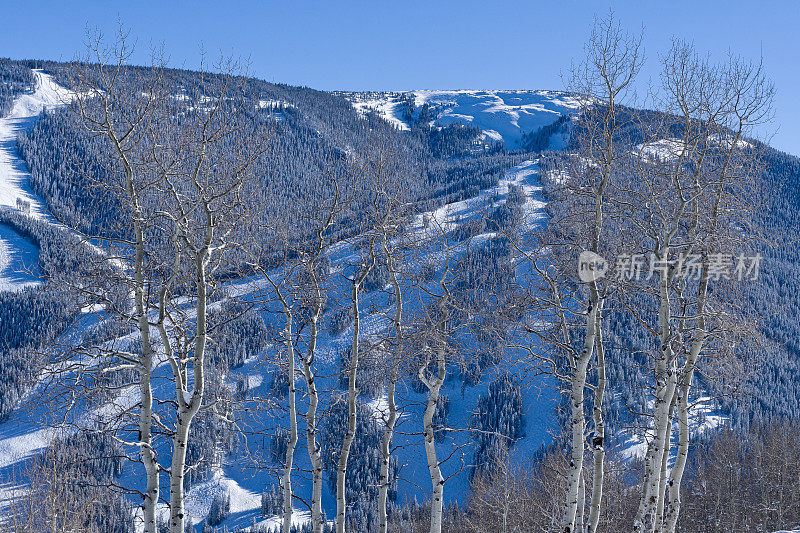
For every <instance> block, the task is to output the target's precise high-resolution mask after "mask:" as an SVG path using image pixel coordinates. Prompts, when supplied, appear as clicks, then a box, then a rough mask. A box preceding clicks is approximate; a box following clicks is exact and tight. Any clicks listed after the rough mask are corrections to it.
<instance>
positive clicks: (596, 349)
mask: <svg viewBox="0 0 800 533" xmlns="http://www.w3.org/2000/svg"><path fill="white" fill-rule="evenodd" d="M640 42H641V38H637V37H634V36H632V35H628V34H625V33H624V32H622V30H621V29H620V28H619V26H618V25H617V24H616V23H615V21H614V19H613V16H612V15H609V16H608V17H607V18H606V19H603V20H596V21H595V25H594V27H593V30H592V35H591V37H590V39H589V41H588V43H587V44H586V46H585V55H586V57H585V60H584V62H583V63H582V64H581V65H580V66H578V67H575V68H573V72H572V77H571V82H570V85H571V87H572V90H573V91H574V92H575V93H576V95H577V96H578V97H579V98H580V101H581V109H580V112H579V114H578V117H577V122H576V123H575V124H574V125H573V131H574V134H573V135H574V137H575V139H574V141H575V144H576V146H577V159H575V160H574V164H572V165H571V167H570V169H568V170H567V171H566V175H567V176H570V174H572V175H571V177H567V178H566V180H567V182H566V183H564V184H562V186H563V189H564V191H562V192H564V193H565V194H566V195H572V196H573V197H574V199H576V201H577V203H578V204H580V205H576V206H573V207H571V208H570V209H569V211H570V213H568V214H567V216H565V217H564V218H562V219H561V221H562V222H566V223H568V224H569V225H570V226H572V227H569V228H562V229H558V230H557V231H558V232H559V233H560V234H561V235H560V237H561V238H563V237H564V236H566V237H567V239H568V240H569V241H571V242H569V246H568V247H567V248H572V249H573V250H575V252H576V253H574V254H570V255H571V256H572V261H575V256H577V255H578V253H577V252H580V251H588V252H591V253H592V254H597V255H600V254H602V253H603V252H604V251H605V250H607V249H608V247H607V246H606V244H605V243H604V239H606V237H604V228H605V226H606V224H607V222H606V217H607V214H606V211H607V210H608V209H609V208H608V207H607V204H608V202H609V197H610V196H612V195H613V194H615V189H614V175H615V172H616V166H617V164H618V161H619V160H620V159H621V158H622V154H621V153H620V151H619V150H618V149H617V144H619V141H618V139H617V135H618V132H619V131H620V129H621V128H622V127H623V125H624V119H623V118H622V117H620V116H619V111H618V108H619V106H621V105H624V104H628V103H630V101H631V95H632V83H633V81H634V79H635V77H636V75H637V73H638V71H639V69H640V66H641V62H642V56H641V50H640ZM567 189H569V192H566V190H567ZM568 201H570V200H568ZM576 236H579V237H578V239H577V240H576V239H575V237H576ZM571 278H572V279H574V275H573V276H571ZM584 285H585V290H586V301H585V303H584V304H583V306H584V307H585V313H584V322H585V324H584V327H583V331H584V334H583V341H582V348H581V351H580V353H576V354H574V356H572V357H570V366H571V370H570V379H569V390H570V392H569V396H570V417H569V420H570V432H571V437H570V449H571V455H570V462H569V471H568V474H567V492H566V494H565V500H564V515H563V520H562V524H561V526H562V527H561V530H562V531H564V532H573V531H578V530H579V529H585V530H586V531H588V532H591V533H594V532H595V531H596V530H597V525H598V521H599V517H600V505H601V502H602V489H603V463H604V457H605V447H604V446H605V422H604V418H603V412H602V405H603V397H604V394H605V387H606V383H605V361H604V357H605V355H604V348H603V338H602V329H601V323H602V320H603V311H604V306H605V298H606V294H607V291H608V288H607V286H606V284H605V283H604V282H603V280H601V279H599V278H598V279H591V280H588V281H586V282H585V283H584ZM551 288H552V289H555V290H557V291H561V290H562V289H561V288H560V286H559V285H551ZM557 299H558V300H560V298H557ZM561 305H564V304H562V303H559V304H558V306H559V307H560V306H561ZM560 313H561V311H559V314H560ZM566 313H568V314H571V313H572V311H566ZM560 316H561V318H562V320H561V321H560V323H561V330H562V337H563V340H564V347H566V346H568V345H571V344H572V341H571V339H572V335H573V333H572V330H573V327H572V326H571V325H570V324H571V320H566V315H563V314H562V315H560ZM592 361H595V368H596V371H597V383H596V385H595V386H594V398H593V409H592V420H593V426H594V427H593V431H592V432H591V434H590V446H591V448H590V449H591V452H592V458H593V459H592V461H593V464H592V474H591V483H588V482H586V481H585V480H582V477H583V472H584V468H583V461H584V453H585V450H584V447H585V446H584V443H585V440H586V415H585V413H584V390H585V389H586V387H587V379H588V373H589V369H590V365H591V363H592ZM582 483H585V484H587V485H590V488H591V501H590V503H589V506H588V513H587V515H586V516H585V525H584V523H581V522H582V519H581V517H579V514H578V512H579V509H583V501H582V500H583V498H584V496H583V495H582V492H581V491H580V488H581V486H582ZM581 514H583V513H581Z"/></svg>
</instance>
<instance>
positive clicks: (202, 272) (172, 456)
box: [55, 35, 269, 533]
mask: <svg viewBox="0 0 800 533" xmlns="http://www.w3.org/2000/svg"><path fill="white" fill-rule="evenodd" d="M103 46H104V43H103V42H102V40H100V39H97V40H95V41H93V42H92V44H91V46H90V48H89V52H90V54H89V57H87V58H86V59H85V60H81V61H76V62H75V63H74V64H73V68H72V73H73V77H72V79H71V80H70V81H71V88H72V90H73V91H74V93H75V98H74V101H73V102H72V103H71V104H70V109H71V110H72V112H73V113H74V117H75V119H76V121H77V122H78V124H79V125H80V126H81V128H82V130H83V131H84V132H85V134H86V135H89V136H94V137H101V138H102V139H103V141H104V142H105V144H106V146H108V147H109V150H108V162H107V163H108V168H109V175H110V176H112V179H111V181H110V182H109V181H104V182H102V183H97V186H98V187H100V188H102V190H103V191H104V194H108V195H111V196H113V199H114V201H115V203H117V205H119V206H121V207H120V212H121V213H122V214H123V215H122V217H121V219H120V220H119V221H118V225H117V226H116V227H115V228H109V231H108V232H107V233H105V234H104V235H99V236H97V235H89V236H87V237H88V239H91V241H92V243H93V245H94V246H95V248H94V250H95V253H94V254H88V255H87V256H86V258H85V259H86V261H89V262H92V263H93V265H92V267H93V268H92V267H87V268H86V269H85V270H84V271H85V272H90V274H88V275H84V276H76V275H75V273H72V272H64V273H61V275H60V276H59V275H56V277H58V278H59V281H61V282H63V283H65V284H67V285H69V286H70V287H71V288H73V289H74V290H75V291H76V293H77V294H78V295H79V298H80V300H81V302H82V303H83V304H84V305H86V306H90V307H88V308H87V310H91V311H94V312H95V313H96V314H97V315H98V316H99V317H100V318H101V319H102V320H104V321H106V322H107V323H115V324H119V331H124V332H131V334H132V336H133V338H134V340H132V341H125V340H124V339H120V338H114V337H113V336H112V338H110V339H107V340H106V341H105V342H100V343H94V342H92V343H81V344H79V345H78V346H77V347H75V346H73V347H72V348H70V349H68V350H66V351H65V355H66V358H65V359H64V360H63V361H61V362H60V364H59V365H58V366H57V368H56V370H55V372H56V373H57V374H58V375H59V376H62V377H63V380H64V382H65V383H66V382H70V383H78V384H79V383H86V381H87V380H85V379H84V378H83V377H82V376H88V375H90V374H91V375H93V376H111V379H110V381H109V382H105V383H106V384H107V386H103V387H102V388H103V389H104V390H106V391H107V392H109V391H110V392H111V393H112V398H111V400H110V401H111V405H113V409H112V410H113V411H114V413H113V415H112V416H110V417H106V418H105V419H103V420H100V419H98V421H96V423H94V424H93V427H92V425H91V424H90V429H92V430H96V431H108V432H109V433H111V434H112V435H113V437H114V438H115V439H116V440H117V441H119V442H120V443H122V444H124V445H127V446H133V447H136V448H138V449H139V457H140V460H141V463H142V465H143V467H144V468H143V470H144V472H143V474H144V479H145V480H146V482H145V484H144V485H145V487H144V489H143V490H141V497H142V502H143V503H142V506H141V514H140V516H139V519H140V520H141V522H142V525H143V530H144V531H145V532H151V533H155V531H156V529H157V526H158V524H157V520H158V515H159V511H158V506H159V504H160V503H161V502H162V501H163V500H164V496H163V494H162V493H163V489H162V478H163V477H164V476H166V478H167V480H168V483H169V493H168V494H169V495H168V499H167V500H166V501H168V508H169V529H170V531H174V532H181V533H183V531H184V528H185V522H186V518H187V517H186V513H185V510H184V489H185V486H184V485H185V477H186V475H187V472H189V471H190V470H191V469H192V468H194V465H191V464H187V450H188V448H189V442H188V438H189V434H190V429H191V427H192V423H193V420H194V419H195V418H196V416H197V415H198V413H200V412H201V411H211V412H214V413H215V414H216V415H218V416H225V415H226V409H227V407H226V406H225V404H224V402H220V401H219V398H216V397H209V395H208V394H207V389H208V381H207V371H208V363H207V361H206V358H207V350H208V344H209V342H210V338H211V335H212V332H213V330H214V327H215V326H214V325H212V324H211V323H210V321H209V316H210V313H211V310H212V309H211V307H212V305H214V302H215V301H216V302H219V301H220V298H222V297H223V296H224V294H223V293H222V292H221V290H220V286H219V285H220V284H219V279H220V276H221V275H223V274H228V273H230V271H232V270H233V269H235V268H237V267H238V266H239V264H240V256H241V249H242V247H243V246H246V244H247V239H248V235H247V234H246V233H245V232H243V231H242V228H243V227H246V221H247V220H248V219H249V217H250V215H251V213H252V209H253V207H254V206H253V205H252V203H251V202H250V197H251V196H252V195H251V194H250V191H251V190H252V188H253V187H254V184H255V183H256V179H255V176H254V174H253V172H252V170H251V168H252V166H253V163H254V161H256V160H257V159H258V158H259V157H261V156H262V155H264V154H265V153H266V152H267V150H268V146H269V144H268V136H269V132H266V131H265V132H264V136H263V137H262V138H253V137H252V135H249V134H248V135H244V134H243V132H242V131H243V126H244V125H245V124H246V123H247V121H248V120H251V116H252V113H248V112H247V111H250V110H251V109H254V108H255V107H256V103H255V102H253V101H251V100H250V98H248V97H246V95H245V94H244V91H243V86H242V78H241V76H239V75H238V70H237V69H238V67H237V66H236V65H235V64H234V63H233V62H230V61H221V62H220V63H219V64H218V65H217V67H216V68H215V70H214V71H213V72H205V71H204V73H203V75H202V83H201V86H200V87H196V88H195V90H196V92H197V94H196V95H195V96H196V98H195V100H194V101H195V102H197V104H196V105H195V106H194V107H188V108H187V106H186V104H185V103H183V102H180V101H178V100H177V99H176V94H175V87H174V84H173V83H171V80H170V73H169V71H168V70H167V69H166V68H165V65H164V59H163V56H162V55H158V54H155V55H154V63H153V65H152V66H151V68H149V69H141V70H140V71H139V76H138V77H136V79H135V80H134V81H133V82H132V80H131V79H130V77H129V76H128V77H125V76H123V69H124V68H125V67H124V64H125V63H126V61H127V60H128V58H129V55H130V53H131V49H130V48H129V47H128V46H127V41H126V38H125V35H121V36H120V38H119V39H118V40H117V43H116V47H114V48H113V49H108V50H107V49H104V48H103ZM246 110H247V111H246ZM75 376H77V377H75ZM114 377H116V378H117V379H116V380H114V379H113V378H114ZM164 379H166V380H168V382H169V383H170V385H169V386H160V387H158V386H157V385H156V382H157V381H159V380H164ZM98 381H99V379H98V380H95V378H93V379H92V383H91V384H89V387H91V388H94V387H97V386H98ZM101 383H102V382H101ZM131 387H135V388H136V389H137V392H138V394H137V396H138V399H137V400H136V401H135V402H127V403H126V402H125V401H124V400H120V399H119V398H115V397H114V395H116V394H117V393H118V392H119V391H123V390H129V389H130V388H131ZM170 389H171V392H170ZM67 394H69V393H67ZM165 406H166V407H165ZM84 416H85V415H84ZM129 422H132V424H129ZM164 442H169V445H168V446H164ZM165 449H166V453H167V454H168V457H166V458H165V457H164V453H165ZM159 455H160V456H159Z"/></svg>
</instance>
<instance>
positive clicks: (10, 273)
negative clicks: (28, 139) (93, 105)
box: [0, 70, 69, 291]
mask: <svg viewBox="0 0 800 533" xmlns="http://www.w3.org/2000/svg"><path fill="white" fill-rule="evenodd" d="M34 75H35V77H36V87H35V89H34V91H33V92H32V93H31V94H23V95H21V96H19V97H17V98H16V99H15V100H14V105H13V107H12V109H11V112H10V113H9V114H8V115H7V116H5V117H2V118H0V206H7V207H12V208H15V209H16V208H21V209H22V210H24V211H29V213H30V215H31V216H32V217H34V218H39V219H41V218H45V219H46V218H47V212H46V210H45V207H44V205H43V204H42V202H41V200H40V199H39V197H38V196H37V195H36V194H35V193H34V192H33V189H31V186H30V181H29V178H30V174H29V173H28V168H27V166H26V165H25V163H24V161H22V160H21V158H20V156H19V153H18V149H17V136H18V135H19V134H20V133H22V132H23V131H25V130H27V129H28V128H30V127H31V126H32V125H33V123H34V122H35V120H36V118H37V117H38V116H39V115H40V114H41V113H42V111H44V110H45V109H52V108H54V107H56V106H59V105H61V104H63V103H64V102H66V101H67V100H68V99H69V91H67V90H66V89H64V88H63V87H61V86H59V85H58V84H57V83H55V82H54V81H53V80H52V78H51V77H50V76H49V75H48V74H45V73H44V72H42V71H40V70H35V71H34ZM37 258H38V250H37V249H36V246H35V245H34V244H33V243H31V242H30V240H28V239H27V238H25V237H23V236H22V235H20V234H19V233H18V232H16V231H15V230H13V229H11V228H9V227H8V226H5V225H0V291H3V290H19V289H21V288H23V287H26V286H29V285H32V284H35V283H36V280H35V277H36V276H35V274H36V270H35V269H36V262H37Z"/></svg>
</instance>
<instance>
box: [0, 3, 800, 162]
mask: <svg viewBox="0 0 800 533" xmlns="http://www.w3.org/2000/svg"><path fill="white" fill-rule="evenodd" d="M612 6H613V8H614V12H615V15H616V16H617V18H618V19H619V20H620V21H621V22H622V23H623V25H624V26H626V27H628V28H630V29H632V30H638V29H639V28H640V27H642V26H643V27H644V31H645V39H644V44H645V48H646V53H647V57H648V62H649V63H650V65H653V64H654V63H655V60H656V59H657V55H658V53H660V52H662V51H663V50H664V49H665V48H666V46H667V45H668V43H669V39H670V38H671V37H672V36H673V35H674V36H678V37H681V38H684V39H689V40H693V41H694V42H695V44H696V45H697V47H698V48H699V49H701V50H707V51H709V52H710V53H712V54H713V55H721V54H723V53H724V52H725V51H726V50H728V49H731V50H733V51H734V52H737V53H739V54H742V55H744V56H745V57H750V58H754V59H755V58H757V57H758V56H759V55H760V54H762V53H763V56H764V63H765V66H766V69H767V71H768V73H769V75H770V76H771V77H772V79H773V80H774V82H775V85H776V88H777V101H776V107H775V112H776V118H775V123H774V124H773V125H772V127H771V128H770V130H765V132H764V133H765V134H769V133H770V132H776V133H775V136H774V137H773V138H772V144H773V145H775V146H776V147H778V148H781V149H783V150H786V151H789V152H791V153H794V154H800V121H798V115H799V114H800V113H798V109H800V93H799V92H798V85H799V84H800V1H797V0H784V1H774V2H770V1H764V2H761V1H758V0H752V1H749V2H740V1H736V0H728V1H700V2H682V1H669V2H668V1H660V2H649V1H637V2H615V3H613V4H612ZM608 7H609V4H608V3H607V2H602V1H601V2H590V1H570V0H561V1H558V0H551V1H547V2H534V1H530V0H529V1H525V2H522V1H520V2H502V1H486V0H484V1H472V0H462V1H459V2H437V1H435V0H428V1H425V2H418V1H394V2H383V1H378V0H373V1H363V2H361V1H358V2H356V1H351V2H348V1H346V0H345V1H341V2H311V1H309V2H303V1H296V2H295V1H292V0H281V1H279V2H254V1H249V2H235V1H234V2H227V3H226V2H221V1H216V2H208V1H202V0H200V1H195V2H188V1H178V2H167V1H164V2H141V1H132V0H129V1H127V2H124V3H113V2H108V1H100V0H90V1H81V2H63V1H59V2H55V1H49V0H37V1H27V0H11V1H10V2H4V5H3V6H2V7H0V56H7V57H12V58H48V59H71V58H72V57H73V56H74V55H75V53H76V52H79V51H80V50H81V49H82V47H83V43H84V40H85V30H86V28H87V25H88V26H90V27H94V28H99V29H101V30H104V31H105V32H107V33H110V32H113V30H114V29H115V27H116V24H117V19H120V20H121V21H122V22H123V24H124V25H126V26H127V27H128V28H129V29H130V30H131V33H132V35H133V36H134V37H136V39H137V42H138V55H137V57H136V58H135V60H136V61H138V62H141V63H146V62H147V58H148V55H149V47H150V45H151V44H158V43H162V42H163V43H164V44H165V45H166V49H167V52H168V53H169V55H170V57H171V60H172V63H173V64H174V65H175V66H179V67H186V68H194V67H196V66H197V64H198V58H199V50H200V45H201V44H202V46H203V47H204V48H205V50H207V51H208V52H210V53H214V54H217V53H218V52H219V51H222V52H224V53H233V54H235V55H238V56H240V57H244V58H247V59H249V60H250V64H251V72H252V74H253V75H255V76H258V77H261V78H265V79H267V80H270V81H278V82H285V83H290V84H296V85H307V86H310V87H314V88H318V89H348V90H366V89H374V90H386V89H395V90H404V89H419V88H437V89H446V88H452V89H462V88H474V89H509V88H515V89H558V88H562V86H563V83H562V81H561V77H560V74H561V72H563V71H564V70H565V69H566V68H567V67H568V65H569V63H570V61H571V60H572V59H573V58H577V57H579V55H580V53H581V47H582V43H583V41H584V40H585V39H586V36H587V34H588V31H589V27H590V24H591V20H592V16H593V15H594V14H595V13H599V14H601V15H602V14H605V13H606V12H607V11H608ZM656 73H657V71H656V69H655V68H654V67H652V66H651V67H649V68H648V69H647V70H646V71H645V73H644V79H643V80H642V86H643V87H646V86H647V79H648V78H654V77H655V75H656Z"/></svg>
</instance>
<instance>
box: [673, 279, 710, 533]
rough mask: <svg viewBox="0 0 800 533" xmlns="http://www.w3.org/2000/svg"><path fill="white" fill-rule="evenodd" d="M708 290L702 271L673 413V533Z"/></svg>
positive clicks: (703, 341) (675, 526)
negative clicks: (675, 446) (675, 433)
mask: <svg viewBox="0 0 800 533" xmlns="http://www.w3.org/2000/svg"><path fill="white" fill-rule="evenodd" d="M707 291H708V269H707V267H704V268H703V277H702V279H701V281H700V288H699V299H698V305H697V308H698V315H699V318H698V323H697V329H696V333H695V337H694V340H693V342H692V347H691V349H690V350H689V355H688V357H687V358H686V363H685V364H684V367H683V371H682V372H681V375H680V381H679V383H678V392H677V399H676V400H677V401H676V406H675V408H676V410H677V412H678V449H677V454H676V456H675V464H674V465H673V466H672V470H671V471H670V478H669V501H668V502H667V511H666V518H665V525H664V531H665V532H666V533H675V530H676V528H677V525H678V515H679V513H680V510H681V482H682V481H683V474H684V472H685V470H686V461H687V459H688V457H689V391H690V390H691V387H692V380H693V379H694V371H695V368H696V366H697V359H698V358H699V356H700V352H701V351H702V349H703V347H704V346H705V342H706V337H707V334H708V333H707V331H706V320H705V316H706V315H705V313H706V306H705V301H706V294H707Z"/></svg>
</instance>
